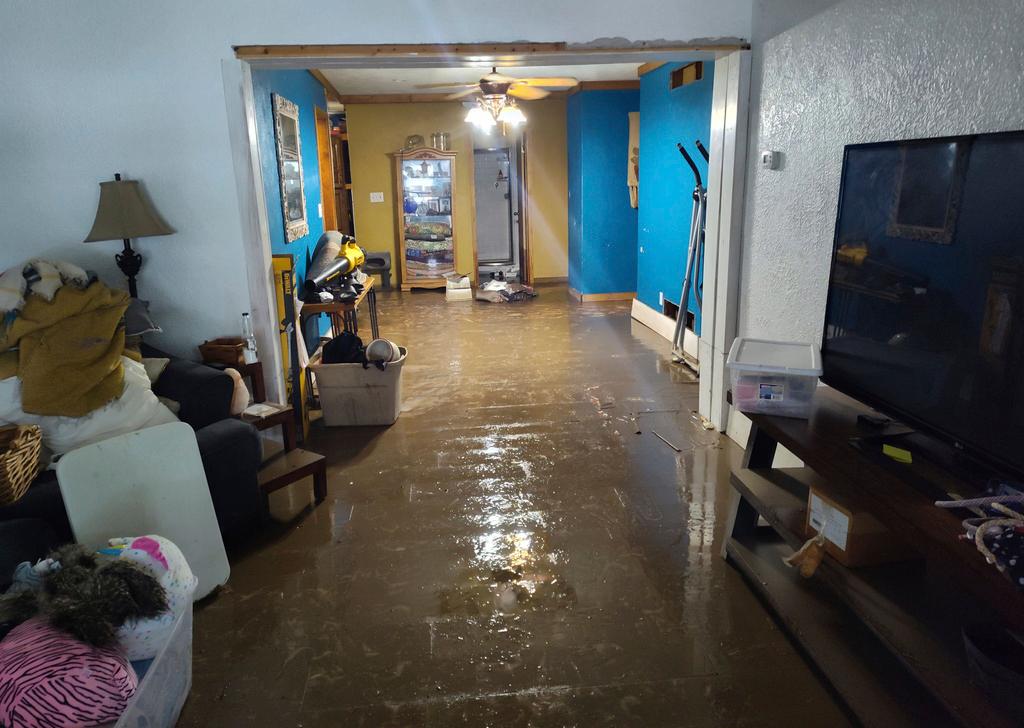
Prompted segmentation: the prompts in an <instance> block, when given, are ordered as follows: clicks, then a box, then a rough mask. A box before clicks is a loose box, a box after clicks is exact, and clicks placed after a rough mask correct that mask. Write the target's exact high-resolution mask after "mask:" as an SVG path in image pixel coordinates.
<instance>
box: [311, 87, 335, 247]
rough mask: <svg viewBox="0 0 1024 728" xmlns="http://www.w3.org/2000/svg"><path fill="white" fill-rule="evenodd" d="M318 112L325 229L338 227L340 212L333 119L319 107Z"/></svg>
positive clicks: (318, 142)
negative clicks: (336, 194)
mask: <svg viewBox="0 0 1024 728" xmlns="http://www.w3.org/2000/svg"><path fill="white" fill-rule="evenodd" d="M313 111H314V113H315V114H316V155H317V162H318V163H319V165H320V202H321V203H322V204H323V208H324V230H337V229H338V213H337V210H336V209H335V206H334V160H333V159H332V158H331V120H330V117H328V116H327V112H326V111H324V110H323V109H321V108H319V107H315V108H314V109H313Z"/></svg>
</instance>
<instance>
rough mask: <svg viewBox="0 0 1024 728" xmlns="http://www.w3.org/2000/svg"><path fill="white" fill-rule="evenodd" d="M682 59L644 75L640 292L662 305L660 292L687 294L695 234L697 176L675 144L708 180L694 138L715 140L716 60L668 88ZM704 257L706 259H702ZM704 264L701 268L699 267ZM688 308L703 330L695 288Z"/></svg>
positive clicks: (669, 297)
mask: <svg viewBox="0 0 1024 728" xmlns="http://www.w3.org/2000/svg"><path fill="white" fill-rule="evenodd" d="M679 65H680V64H674V65H665V66H662V67H661V68H658V69H656V70H654V71H651V72H650V73H646V74H644V75H643V76H642V77H641V78H640V209H639V216H638V217H639V229H638V233H637V246H638V250H639V249H642V250H643V252H638V255H637V283H636V291H637V298H639V299H640V301H641V302H642V303H645V304H647V305H648V306H650V307H651V308H653V309H655V310H656V311H661V303H660V302H659V300H658V293H659V292H662V293H664V294H665V298H666V299H667V300H669V301H671V302H673V303H679V296H680V295H682V286H683V273H684V272H685V270H686V246H687V243H688V242H689V239H690V217H691V215H692V211H693V187H694V184H695V182H694V179H693V173H692V172H691V171H690V167H689V166H688V165H687V164H686V160H684V159H683V157H682V155H680V154H679V150H678V149H676V142H682V143H683V145H684V146H685V147H686V151H687V152H689V153H690V156H692V157H693V159H694V161H695V162H696V163H697V167H698V168H699V169H700V173H701V177H702V178H703V181H704V185H705V186H707V182H708V174H707V163H706V162H705V161H704V158H703V157H701V156H700V154H698V153H697V149H696V147H695V146H694V140H695V139H700V140H701V142H702V143H703V144H704V146H706V147H708V148H710V146H711V139H710V137H711V92H712V86H713V85H714V72H715V64H714V63H711V62H707V63H705V64H704V78H703V79H701V80H700V81H696V82H694V83H691V84H687V85H686V86H681V87H680V88H677V89H669V75H670V74H671V72H672V71H673V70H675V69H677V68H679ZM701 262H702V261H701ZM698 270H699V268H698ZM688 308H689V310H690V311H692V312H694V314H695V316H694V330H695V332H696V333H697V334H699V333H700V314H699V312H698V311H697V306H696V299H695V291H692V290H691V293H690V301H689V305H688Z"/></svg>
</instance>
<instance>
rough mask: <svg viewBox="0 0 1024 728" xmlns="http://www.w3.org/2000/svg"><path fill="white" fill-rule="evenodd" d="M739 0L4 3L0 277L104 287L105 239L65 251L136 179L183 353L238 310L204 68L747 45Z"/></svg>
mask: <svg viewBox="0 0 1024 728" xmlns="http://www.w3.org/2000/svg"><path fill="white" fill-rule="evenodd" d="M750 25H751V0H716V2H715V3H713V4H708V3H705V2H704V1H703V0H682V1H681V0H650V1H647V2H637V3H633V4H632V5H630V6H629V9H628V12H624V10H623V5H622V4H621V3H620V2H616V1H614V0H572V1H567V2H559V3H552V2H550V0H520V2H517V3H514V4H504V5H502V4H498V5H494V6H490V5H489V6H487V8H486V12H481V6H480V5H479V4H478V3H471V2H456V1H455V0H434V1H428V0H374V1H373V2H369V1H365V0H364V1H360V2H356V1H352V2H337V1H336V0H309V1H307V2H301V3H300V2H281V1H280V0H208V1H206V2H198V1H196V0H185V1H175V2H156V1H155V0H94V1H92V2H79V1H78V0H35V1H34V2H29V1H28V0H21V1H18V0H15V1H13V2H5V3H3V4H2V6H0V98H2V99H3V103H2V104H0V173H2V175H3V183H2V184H3V193H2V194H0V269H4V268H6V267H8V266H10V265H13V264H15V263H17V262H19V261H21V260H23V259H25V258H28V257H30V256H34V255H50V256H54V257H59V258H66V259H69V260H74V261H77V262H79V263H81V264H84V265H86V266H89V267H92V268H95V269H97V270H98V271H99V272H100V274H101V275H102V276H103V277H104V278H105V279H107V280H109V281H123V278H122V277H121V275H120V273H119V272H118V271H117V269H116V268H115V267H114V263H113V253H114V252H115V250H116V249H117V243H114V242H109V243H95V244H92V245H82V244H80V241H81V239H82V238H83V237H85V235H86V233H87V232H88V230H89V227H90V225H91V223H92V219H93V215H94V213H95V208H96V201H97V198H98V195H99V191H98V190H99V188H98V186H97V183H98V182H100V181H101V180H104V179H109V178H111V175H112V174H113V173H114V172H123V173H124V174H126V175H127V176H128V177H130V178H140V179H142V180H144V181H145V184H146V187H147V188H148V190H149V192H150V195H151V196H152V197H153V199H154V200H155V202H156V204H157V207H158V208H159V209H160V211H161V212H162V213H163V214H164V216H165V217H166V218H167V219H168V221H170V222H171V223H172V224H173V225H174V226H175V227H176V228H177V230H178V233H177V234H176V235H174V236H171V237H166V238H150V239H143V240H141V241H140V242H139V245H138V246H137V247H138V249H139V250H140V251H141V252H142V254H143V255H144V256H145V258H146V262H145V265H144V269H143V272H142V275H141V278H140V283H139V287H140V292H141V295H142V296H143V297H145V298H149V299H151V300H152V302H153V312H154V314H155V316H156V317H157V319H158V321H160V322H161V323H162V324H163V326H164V329H165V332H166V333H165V334H163V335H162V336H160V337H159V338H154V343H155V344H157V345H159V346H163V347H165V348H168V349H170V350H172V351H174V352H176V353H181V354H192V353H194V346H195V344H196V343H197V342H199V341H201V340H203V339H204V338H208V337H211V336H216V335H220V334H223V333H230V332H234V331H236V330H237V329H238V326H239V315H240V313H241V312H242V311H244V310H246V309H248V308H249V290H248V285H247V283H246V271H245V262H244V260H243V259H242V256H243V247H242V239H241V238H242V224H241V219H240V213H239V201H238V197H237V194H236V185H235V177H234V168H233V166H232V157H231V153H230V149H229V137H228V116H227V112H226V105H225V96H224V94H225V90H224V78H223V75H222V67H221V63H222V60H223V59H227V58H232V57H233V52H232V50H231V46H232V45H233V44H234V45H244V44H276V43H390V42H394V43H402V42H406V43H436V42H459V41H461V42H482V41H514V40H520V39H528V40H533V41H568V42H588V41H591V40H594V39H597V38H602V37H609V36H623V37H625V38H628V39H630V40H655V39H659V38H668V39H671V40H688V39H695V38H704V37H741V38H749V37H750Z"/></svg>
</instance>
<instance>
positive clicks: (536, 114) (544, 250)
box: [523, 98, 569, 278]
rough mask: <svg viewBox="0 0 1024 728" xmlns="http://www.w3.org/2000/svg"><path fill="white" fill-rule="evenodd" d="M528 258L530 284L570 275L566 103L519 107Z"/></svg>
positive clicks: (551, 101)
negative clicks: (523, 126)
mask: <svg viewBox="0 0 1024 728" xmlns="http://www.w3.org/2000/svg"><path fill="white" fill-rule="evenodd" d="M523 111H524V113H525V114H526V115H527V124H526V185H527V190H528V192H529V196H530V201H529V206H528V207H527V211H526V212H527V217H526V220H527V225H529V228H530V235H529V240H530V256H531V260H532V267H533V277H534V278H565V277H566V276H568V275H569V182H568V169H567V163H568V160H567V156H566V155H567V152H566V143H565V98H557V99H547V100H545V101H535V102H533V103H529V104H523Z"/></svg>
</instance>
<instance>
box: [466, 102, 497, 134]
mask: <svg viewBox="0 0 1024 728" xmlns="http://www.w3.org/2000/svg"><path fill="white" fill-rule="evenodd" d="M466 121H468V122H469V123H470V124H473V125H475V126H477V127H479V128H480V129H482V130H484V131H488V130H490V128H491V127H493V126H494V124H495V121H494V117H493V116H491V114H490V113H489V112H488V111H486V110H485V109H483V108H481V107H480V106H474V107H473V108H471V109H470V110H469V111H468V112H467V113H466Z"/></svg>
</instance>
